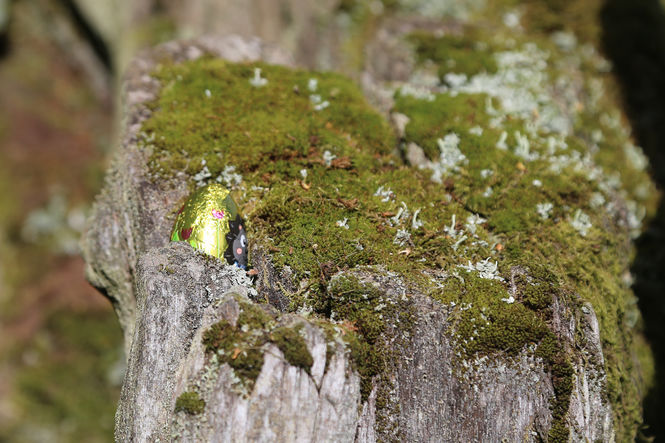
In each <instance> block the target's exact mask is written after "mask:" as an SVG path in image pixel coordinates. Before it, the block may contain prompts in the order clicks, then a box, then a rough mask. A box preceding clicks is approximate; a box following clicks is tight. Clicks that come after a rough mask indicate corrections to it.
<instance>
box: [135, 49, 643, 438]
mask: <svg viewBox="0 0 665 443" xmlns="http://www.w3.org/2000/svg"><path fill="white" fill-rule="evenodd" d="M256 68H260V69H261V75H262V77H263V78H265V79H267V81H268V82H267V84H265V85H263V86H261V87H255V86H252V85H251V84H250V81H249V80H250V78H252V77H253V75H254V70H255V69H256ZM548 73H549V72H548ZM549 74H551V75H552V76H553V78H554V76H555V75H557V72H554V71H553V72H551V73H549ZM156 76H157V77H158V78H159V79H160V80H161V81H162V83H163V85H164V89H163V91H162V95H161V96H160V98H159V99H158V100H157V101H156V102H155V103H153V105H152V108H153V115H152V117H151V118H150V119H149V120H148V121H147V122H146V124H145V125H144V130H145V131H146V141H145V143H146V148H149V149H151V168H152V172H153V174H155V175H156V176H159V175H170V174H173V173H175V172H178V171H182V172H186V173H188V174H190V175H191V176H193V175H195V174H197V173H199V172H201V170H202V169H203V165H202V163H203V161H205V168H207V170H208V172H209V174H210V176H211V177H210V179H211V180H214V179H215V178H216V177H218V176H219V175H220V174H222V172H223V171H224V168H226V167H228V166H234V167H235V168H236V172H237V173H239V174H241V175H242V182H241V183H240V184H238V185H236V189H235V191H234V192H235V194H236V196H235V199H236V201H237V202H238V203H239V204H240V206H242V208H243V212H244V213H245V214H246V215H247V221H248V231H249V232H251V234H252V240H253V241H255V242H258V243H261V244H263V245H264V246H265V247H266V248H268V249H270V250H271V251H272V252H273V256H272V259H273V262H274V263H275V265H276V267H277V268H278V269H279V268H282V267H285V266H289V267H290V269H291V270H292V271H293V273H294V278H295V283H296V284H297V287H298V288H300V289H299V290H298V291H297V292H296V293H287V294H285V295H286V296H287V297H289V298H290V300H291V308H292V309H293V310H296V309H299V308H302V307H304V308H308V309H313V310H314V311H315V312H317V313H319V314H320V315H322V316H324V317H326V318H333V319H335V320H339V321H342V322H344V324H345V325H346V326H345V328H346V329H347V330H348V331H350V332H349V333H348V334H345V339H346V341H347V343H348V345H349V347H350V349H351V352H352V355H353V360H354V362H355V364H356V367H357V369H358V372H359V373H360V374H361V377H362V387H361V390H362V395H363V399H365V398H367V395H368V394H369V392H370V390H371V379H372V378H373V377H375V376H376V375H377V374H381V373H382V372H384V371H385V369H386V362H387V359H388V358H389V356H387V355H386V351H385V348H384V347H383V346H382V345H381V337H383V336H384V334H385V332H386V323H385V318H386V315H393V316H394V315H395V314H396V315H398V316H399V315H400V313H401V312H403V311H405V309H403V308H404V307H398V308H394V309H395V311H392V312H390V311H388V312H384V313H383V316H382V315H380V313H378V312H377V311H376V309H377V308H378V307H379V306H381V305H382V304H384V303H385V301H384V300H381V297H380V296H379V295H378V292H377V291H376V290H375V289H373V288H371V287H366V286H364V285H361V284H359V283H358V282H357V281H353V279H351V280H349V279H344V278H343V279H334V280H332V281H331V277H332V276H333V275H335V274H336V273H337V272H338V271H344V270H349V269H352V268H355V267H358V266H361V265H373V264H381V265H382V266H383V267H384V268H385V269H386V271H390V272H395V273H397V275H399V276H400V277H401V278H402V279H404V280H405V281H407V282H409V284H413V285H416V286H417V287H418V288H419V289H420V290H421V291H423V292H426V293H430V294H432V296H433V297H436V298H437V299H439V300H440V301H442V302H444V303H450V302H453V303H455V304H456V305H457V306H461V304H462V303H468V304H470V305H471V307H470V308H469V309H468V310H467V311H464V312H463V313H460V314H459V316H460V317H459V321H458V323H456V328H458V329H457V334H458V335H459V336H460V339H461V341H460V342H461V343H463V344H464V355H468V356H470V355H472V354H476V353H494V352H504V353H508V354H515V353H518V352H521V351H522V350H523V349H524V348H525V346H526V347H527V348H530V349H533V350H534V352H537V353H538V354H539V355H541V356H542V357H543V359H544V360H545V361H546V365H547V368H548V369H549V370H550V371H551V373H552V374H553V375H552V376H553V380H554V383H555V391H557V394H556V397H555V398H553V399H552V408H553V414H554V418H555V421H554V423H555V425H556V426H555V427H553V431H552V435H551V438H552V439H555V438H563V437H564V436H565V435H567V434H566V432H567V429H566V428H565V411H566V410H567V409H566V405H567V404H568V399H569V393H570V389H571V385H570V382H571V379H570V377H568V376H567V375H566V374H569V372H570V364H569V363H568V359H567V357H566V350H565V349H564V348H563V346H562V345H561V344H559V343H558V342H557V340H556V339H555V338H554V337H553V336H552V332H551V331H550V328H549V323H548V321H549V318H548V315H549V314H548V312H549V305H550V303H551V300H552V296H553V294H554V293H555V292H557V291H558V293H559V296H560V294H562V293H566V292H575V293H577V294H578V295H579V296H580V297H581V299H582V300H585V301H589V302H591V303H592V305H593V307H594V309H595V310H596V313H597V315H598V319H599V321H600V324H601V334H602V340H603V350H604V352H605V357H606V368H605V369H606V371H607V374H608V395H609V396H610V399H611V401H612V404H613V407H614V409H615V410H616V411H617V429H619V434H620V435H624V434H622V432H624V431H625V432H627V433H630V432H632V431H631V429H634V424H633V423H634V422H633V420H636V419H637V418H636V415H635V413H634V410H633V409H632V408H634V407H637V405H638V402H639V393H638V392H637V388H636V387H635V386H634V384H633V383H632V382H631V381H630V378H631V374H634V370H633V368H632V367H631V364H632V363H631V357H630V356H631V355H632V354H631V353H632V351H631V344H632V339H631V334H632V331H631V329H630V326H629V325H628V323H627V320H626V318H627V317H626V316H627V312H628V310H629V309H630V303H631V302H630V300H631V293H630V291H629V290H628V289H627V288H626V287H625V286H623V285H622V284H621V282H620V281H618V279H617V277H616V276H617V275H621V274H622V273H623V272H624V270H625V269H627V268H628V264H629V263H628V262H629V257H630V253H629V251H630V249H629V247H630V246H629V245H630V243H629V237H628V232H627V230H626V229H625V228H624V227H621V226H618V225H617V221H616V220H615V219H613V216H611V215H608V213H607V212H605V211H599V210H596V209H595V207H594V206H593V204H592V199H593V196H594V195H595V194H598V193H603V192H605V191H603V189H601V187H600V186H599V184H598V182H597V181H594V180H592V179H591V178H589V176H590V172H589V170H588V169H585V168H584V167H582V168H580V167H577V164H576V162H575V161H568V160H566V159H576V158H577V159H582V158H583V157H584V156H585V155H586V154H587V153H588V152H589V140H590V134H591V133H592V131H593V130H594V129H598V127H597V126H589V127H586V126H585V127H584V128H583V129H579V130H575V132H574V133H573V134H571V135H570V136H568V137H566V138H565V143H562V144H561V146H559V147H558V148H557V152H556V154H557V155H558V156H560V158H557V159H554V158H553V157H552V156H553V154H551V153H550V146H549V145H550V140H549V138H548V137H547V134H538V135H537V136H535V135H533V128H532V127H530V126H529V121H524V120H522V119H521V118H506V119H504V120H503V121H501V124H500V125H496V124H492V120H493V117H494V115H493V114H492V113H491V112H489V111H488V109H489V108H490V107H489V106H488V98H487V97H486V96H484V95H479V94H458V95H457V96H451V95H449V94H437V95H435V97H434V100H433V101H426V100H418V99H416V98H413V97H409V96H397V97H396V101H395V110H396V111H398V112H401V113H404V114H406V115H407V116H409V118H410V122H409V124H408V125H407V127H406V136H405V138H406V142H414V143H417V144H418V145H420V146H422V147H423V148H424V150H425V152H426V154H427V156H428V157H429V159H430V160H431V161H433V162H438V161H440V160H441V158H440V155H441V154H440V153H441V151H440V142H439V140H440V139H442V138H444V137H445V136H446V135H450V134H453V133H454V134H456V135H457V136H458V137H459V139H460V142H459V146H458V148H459V151H460V152H461V154H463V155H464V157H465V161H464V162H462V163H460V164H459V165H458V166H456V167H455V168H454V170H449V171H448V172H447V173H446V174H445V175H444V176H443V179H442V180H441V183H438V182H435V181H433V180H432V177H433V173H432V171H430V170H428V169H415V168H411V167H408V166H406V165H405V164H404V163H403V162H402V160H401V159H400V158H399V157H397V156H394V155H392V152H393V150H394V148H395V146H396V145H397V141H396V140H395V139H394V136H393V133H392V131H391V130H390V128H389V127H388V126H387V124H386V123H385V121H384V120H383V118H382V117H381V116H380V115H379V114H377V113H376V112H375V111H373V110H372V109H371V108H370V107H369V106H368V105H367V103H366V102H365V101H364V99H363V98H362V95H361V94H360V92H359V91H358V90H357V88H356V87H355V86H353V85H352V83H351V82H350V81H349V80H347V79H345V78H343V77H341V76H338V75H334V74H328V73H316V72H305V71H299V70H289V69H285V68H281V67H275V66H267V65H264V64H230V63H226V62H224V61H220V60H212V59H207V58H203V59H199V60H197V61H194V62H190V63H186V64H182V65H165V66H163V67H162V69H161V70H160V71H159V72H158V73H157V74H156ZM206 90H207V91H209V94H208V93H206ZM317 96H318V97H317ZM322 103H326V104H327V106H322ZM490 103H491V102H490ZM493 106H498V104H496V103H494V104H493ZM478 128H480V131H479V130H478ZM536 132H537V131H536ZM504 134H505V135H504ZM527 134H531V136H529V138H530V151H529V152H530V153H536V154H537V155H536V156H534V157H533V158H530V159H529V160H526V159H525V158H523V157H521V156H520V155H518V154H517V153H516V150H515V148H514V146H516V145H518V144H519V143H520V140H521V139H522V138H524V137H526V135H527ZM502 137H504V141H505V142H506V144H507V145H508V146H509V147H510V149H498V148H497V143H498V140H500V139H501V138H502ZM616 137H617V138H616V139H614V140H612V143H622V142H623V141H625V140H626V139H625V135H624V139H623V140H622V139H619V138H618V137H620V134H617V136H616ZM596 154H597V153H596ZM601 157H602V156H601V155H598V158H601ZM564 160H566V161H564ZM555 161H559V162H560V163H561V165H559V166H560V167H557V169H556V170H553V169H552V163H553V162H555ZM599 161H600V160H599ZM577 163H581V161H580V162H577ZM607 164H608V165H609V164H611V162H609V163H607ZM635 174H636V176H635V177H636V178H635V180H634V182H635V183H636V185H637V183H640V182H641V183H644V182H645V181H647V179H646V178H645V176H644V173H643V172H639V171H638V172H635ZM640 174H642V175H640ZM222 180H223V177H222ZM192 186H194V180H192ZM488 191H491V192H488ZM628 195H629V196H631V197H632V196H633V195H634V194H633V193H632V191H631V193H630V194H628ZM546 202H548V203H551V204H552V208H551V209H550V210H549V211H545V212H547V214H546V215H547V216H546V217H544V216H543V215H542V214H541V213H539V210H538V205H539V204H542V203H546ZM577 211H579V212H580V213H584V214H585V216H587V215H588V222H589V223H590V226H588V227H586V228H584V230H583V231H580V229H581V228H580V227H579V226H578V227H576V226H577V225H579V223H577V225H576V224H575V223H574V218H575V217H576V216H575V214H577ZM578 217H579V214H578ZM482 263H484V265H483V264H482ZM489 263H494V264H495V265H496V270H495V272H496V275H495V276H496V277H499V278H503V279H504V282H501V281H500V280H498V279H494V280H491V279H490V280H488V279H487V278H480V274H479V272H478V271H477V270H470V271H468V272H467V271H463V270H462V269H461V267H462V266H464V267H466V268H470V267H474V266H476V265H478V264H480V265H479V266H486V265H487V264H489ZM515 267H522V268H525V269H528V270H529V273H528V276H529V278H530V279H531V280H528V279H527V278H526V277H524V279H525V280H524V281H521V282H520V281H518V282H517V284H518V286H519V287H520V288H521V289H520V297H519V298H518V299H516V301H515V302H514V303H512V304H509V303H507V302H505V301H503V300H502V299H507V298H508V297H509V296H510V295H509V294H508V292H507V283H506V282H505V280H507V279H508V278H509V275H507V273H508V271H509V270H510V269H513V268H515ZM431 271H436V274H437V275H444V276H445V277H443V278H438V279H437V278H433V277H432V273H431ZM520 278H522V277H519V276H518V277H517V279H518V280H519V279H520ZM556 288H559V289H558V290H557V289H556ZM381 309H388V310H390V309H393V308H392V307H390V308H386V307H381ZM244 311H245V308H244V307H243V312H244ZM481 314H482V315H484V316H485V317H486V318H487V319H488V322H489V326H488V327H487V328H485V329H483V330H482V331H479V332H478V334H479V335H478V336H474V335H473V331H474V329H473V327H472V325H471V322H472V319H473V318H476V319H477V318H479V317H481ZM241 315H242V314H241ZM259 317H261V316H260V315H259ZM476 321H478V320H476ZM252 322H253V321H252ZM239 323H240V320H239ZM405 323H406V322H405ZM617 325H620V326H619V327H617ZM258 329H259V330H265V329H266V328H265V323H262V320H260V319H259V320H258ZM268 329H270V328H268ZM211 331H212V332H211ZM284 334H286V331H285V332H284ZM289 334H293V332H289ZM472 337H473V340H470V338H472ZM279 338H281V337H279ZM206 340H208V341H207V342H206V346H208V348H209V350H210V351H216V352H218V354H219V355H220V356H222V358H223V359H225V360H224V361H226V362H228V363H229V364H230V365H232V366H233V365H235V367H237V368H238V370H239V371H241V373H243V374H245V377H246V378H248V379H250V380H251V379H252V377H253V378H255V377H256V376H257V375H258V373H259V372H260V366H261V364H262V355H263V354H262V351H261V350H260V348H261V346H263V344H265V343H266V342H267V341H268V340H269V337H266V336H265V333H263V332H262V333H260V334H258V335H251V334H249V333H248V332H247V331H244V330H243V329H242V327H241V326H235V327H233V326H232V325H230V324H228V323H224V322H222V323H220V324H218V325H216V326H215V327H213V328H211V330H210V331H209V335H208V334H207V335H206ZM296 340H297V339H296ZM464 340H466V342H464ZM277 341H278V342H279V341H281V340H277ZM296 348H301V346H296ZM282 351H283V352H284V354H285V356H286V355H287V352H286V351H285V350H284V349H283V350H282ZM288 353H289V355H291V350H289V352H288ZM287 358H291V357H287ZM292 358H293V359H294V361H298V365H300V364H301V363H302V362H304V364H305V366H306V365H307V359H306V355H303V353H301V352H299V351H294V353H293V354H292ZM238 359H240V360H238ZM242 371H245V372H242ZM619 405H621V406H619ZM631 405H632V406H631ZM557 411H558V412H557ZM626 435H627V434H626ZM557 436H558V437H557Z"/></svg>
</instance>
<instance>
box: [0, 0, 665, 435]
mask: <svg viewBox="0 0 665 443" xmlns="http://www.w3.org/2000/svg"><path fill="white" fill-rule="evenodd" d="M486 3H502V4H507V5H509V6H511V7H524V8H528V9H527V18H528V17H529V13H530V14H531V17H532V18H533V17H537V18H538V20H536V21H534V22H538V23H539V26H542V29H541V30H542V31H544V32H552V31H555V30H558V29H567V30H574V31H575V32H577V34H578V36H581V38H582V39H583V40H589V41H591V42H593V43H594V44H596V45H597V46H598V47H600V48H603V49H604V52H605V54H606V55H607V57H608V58H610V59H611V60H612V62H613V64H614V66H615V73H616V74H617V78H618V80H619V82H620V84H621V85H622V88H623V95H624V101H625V103H626V110H627V112H628V114H629V115H630V117H631V120H632V124H633V127H634V129H635V134H636V137H637V138H638V141H639V143H640V144H641V145H642V146H643V147H644V148H645V151H646V153H647V155H648V156H649V157H650V160H651V162H652V169H653V171H654V178H655V180H656V181H657V182H658V183H659V185H660V188H661V189H663V185H664V183H665V162H664V160H663V158H664V152H665V149H664V148H663V143H665V18H664V15H663V8H662V5H663V1H660V0H639V1H631V0H605V1H603V0H542V1H541V0H524V1H518V0H501V1H499V0H473V1H462V0H430V1H427V0H381V1H372V2H369V1H363V0H317V1H311V0H196V1H190V2H185V1H183V0H14V1H10V0H0V442H5V441H6V442H68V441H85V442H97V441H100V442H101V441H112V436H113V415H114V413H115V407H116V402H117V399H118V396H119V392H120V385H121V383H122V377H123V373H124V355H123V351H122V336H121V332H120V329H119V326H118V324H117V321H116V318H115V314H114V313H113V310H112V308H111V306H110V304H109V302H108V301H107V300H106V299H105V298H104V297H103V296H102V295H100V294H99V293H97V292H96V291H95V290H94V289H93V288H92V287H90V286H89V285H88V284H87V283H86V281H85V279H84V277H83V269H84V264H83V262H82V260H81V258H80V257H79V255H78V238H79V236H80V233H81V231H82V230H83V229H84V225H85V220H86V215H87V213H88V212H89V210H90V207H91V204H92V201H93V198H94V196H95V194H96V193H97V192H99V190H100V188H101V186H102V184H103V175H104V171H105V169H106V167H107V166H108V163H109V158H110V154H111V151H112V147H113V146H114V144H115V142H116V140H117V129H118V128H119V126H120V125H119V118H118V112H117V110H118V109H119V107H118V95H119V94H118V93H117V92H118V89H119V85H120V82H121V74H122V72H123V70H124V68H125V67H126V66H127V63H128V62H129V60H130V59H131V57H132V56H133V55H135V54H136V53H137V52H138V51H140V49H141V48H144V47H146V46H151V45H154V44H156V43H159V42H163V41H166V40H169V39H172V38H188V37H193V36H196V35H200V34H202V33H208V32H218V33H239V34H242V35H246V36H247V35H258V36H260V37H262V38H264V39H266V40H267V41H271V42H276V43H278V44H280V45H281V46H282V47H284V48H285V49H287V50H289V51H291V52H292V53H293V54H294V55H295V59H296V61H297V62H298V63H299V64H301V65H304V66H308V67H314V68H318V69H333V68H334V69H337V70H340V71H343V72H346V73H347V74H351V75H357V73H358V68H359V66H360V65H361V63H362V60H361V58H362V52H361V53H360V56H359V55H358V52H354V51H347V52H343V51H340V48H341V47H342V46H343V43H344V42H341V41H340V38H339V34H340V32H349V33H350V32H356V33H357V35H362V32H358V30H359V29H360V30H362V27H356V28H352V27H350V26H351V25H350V23H352V22H354V21H355V23H362V24H363V25H362V26H372V20H373V19H372V17H374V16H376V15H378V14H381V11H384V10H389V9H390V8H395V7H403V8H405V9H407V10H411V11H414V10H417V11H418V12H419V11H420V10H423V11H437V13H438V14H441V15H442V16H446V15H449V16H450V17H452V18H454V17H455V16H456V15H460V14H461V15H468V14H470V13H472V12H473V9H474V8H477V7H480V6H482V5H483V4H486ZM400 5H401V6H400ZM372 8H374V9H372ZM419 8H420V9H419ZM377 11H378V12H377ZM350 40H352V39H350ZM340 54H344V55H340ZM358 57H360V60H359V58H358ZM664 232H665V211H664V210H663V207H662V206H661V210H660V212H659V215H658V217H657V219H656V220H654V221H653V222H652V225H651V226H650V227H649V229H648V230H647V232H646V233H645V235H644V236H643V237H642V238H641V239H640V240H639V242H638V254H637V258H636V261H635V265H634V268H633V272H634V273H635V276H636V283H635V290H636V293H637V295H638V296H639V297H640V306H641V308H642V311H643V313H644V317H645V329H646V333H647V335H648V338H649V339H650V341H651V343H652V345H653V348H654V352H655V355H656V362H657V371H658V373H659V374H663V373H664V371H663V367H664V363H665V361H664V359H663V354H664V352H663V350H664V346H665V345H664V344H665V328H664V327H663V323H664V322H663V321H662V319H663V316H665V301H664V300H665V298H664V297H665V285H664V284H663V274H665V273H664V272H663V271H665V235H664ZM658 379H659V380H662V379H663V376H662V375H660V376H659V377H658ZM662 391H663V387H662V382H660V384H659V385H658V386H656V387H655V388H654V389H653V390H652V391H651V392H650V393H649V395H648V396H647V399H646V400H645V411H646V412H645V416H646V421H647V425H648V427H645V428H644V429H645V430H644V432H643V433H642V434H643V438H644V441H652V440H653V439H654V438H655V437H661V441H665V440H662V437H663V436H664V435H665V434H664V433H663V422H664V421H663V420H662V418H665V417H664V416H663V415H664V414H663V411H664V410H665V409H664V408H663V403H662V400H661V398H662Z"/></svg>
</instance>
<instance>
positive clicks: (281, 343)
mask: <svg viewBox="0 0 665 443" xmlns="http://www.w3.org/2000/svg"><path fill="white" fill-rule="evenodd" d="M301 329H302V325H297V326H295V327H293V328H287V327H281V328H277V329H275V330H273V331H272V332H271V333H270V340H272V342H273V343H275V344H276V345H277V347H278V348H279V350H280V351H282V353H283V354H284V358H285V359H286V361H288V362H289V364H290V365H291V366H297V367H300V368H303V369H304V370H305V371H307V373H308V374H309V373H310V370H311V368H312V364H313V363H314V359H313V358H312V354H310V352H309V349H307V343H305V339H304V338H303V337H302V335H300V330H301Z"/></svg>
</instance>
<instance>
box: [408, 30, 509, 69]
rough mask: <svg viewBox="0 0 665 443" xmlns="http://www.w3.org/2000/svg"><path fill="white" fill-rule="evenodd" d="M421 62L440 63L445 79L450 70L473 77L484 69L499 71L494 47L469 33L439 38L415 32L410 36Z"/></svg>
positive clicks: (439, 67)
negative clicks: (492, 48)
mask: <svg viewBox="0 0 665 443" xmlns="http://www.w3.org/2000/svg"><path fill="white" fill-rule="evenodd" d="M408 40H409V42H411V43H412V44H413V45H414V52H415V54H416V57H417V60H418V62H420V63H424V62H427V61H431V62H434V63H436V64H437V65H438V73H439V77H440V78H441V79H442V80H443V79H444V77H445V75H446V74H447V73H448V72H454V73H456V74H466V75H467V76H471V75H474V74H478V73H481V72H490V73H493V72H496V62H495V61H494V56H493V55H492V52H493V51H492V50H491V48H490V47H489V45H487V44H486V43H485V42H484V39H479V38H477V36H474V35H471V32H468V31H467V32H466V33H465V34H462V35H445V36H442V37H437V36H434V35H432V34H431V33H427V32H414V33H412V34H410V35H409V36H408Z"/></svg>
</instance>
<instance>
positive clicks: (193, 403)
mask: <svg viewBox="0 0 665 443" xmlns="http://www.w3.org/2000/svg"><path fill="white" fill-rule="evenodd" d="M205 406H206V402H205V401H204V400H203V399H202V398H201V397H199V393H198V392H194V391H189V392H183V393H182V394H180V396H179V397H178V398H177V399H176V401H175V412H185V413H187V414H190V415H198V414H200V413H202V412H203V410H204V409H205Z"/></svg>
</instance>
